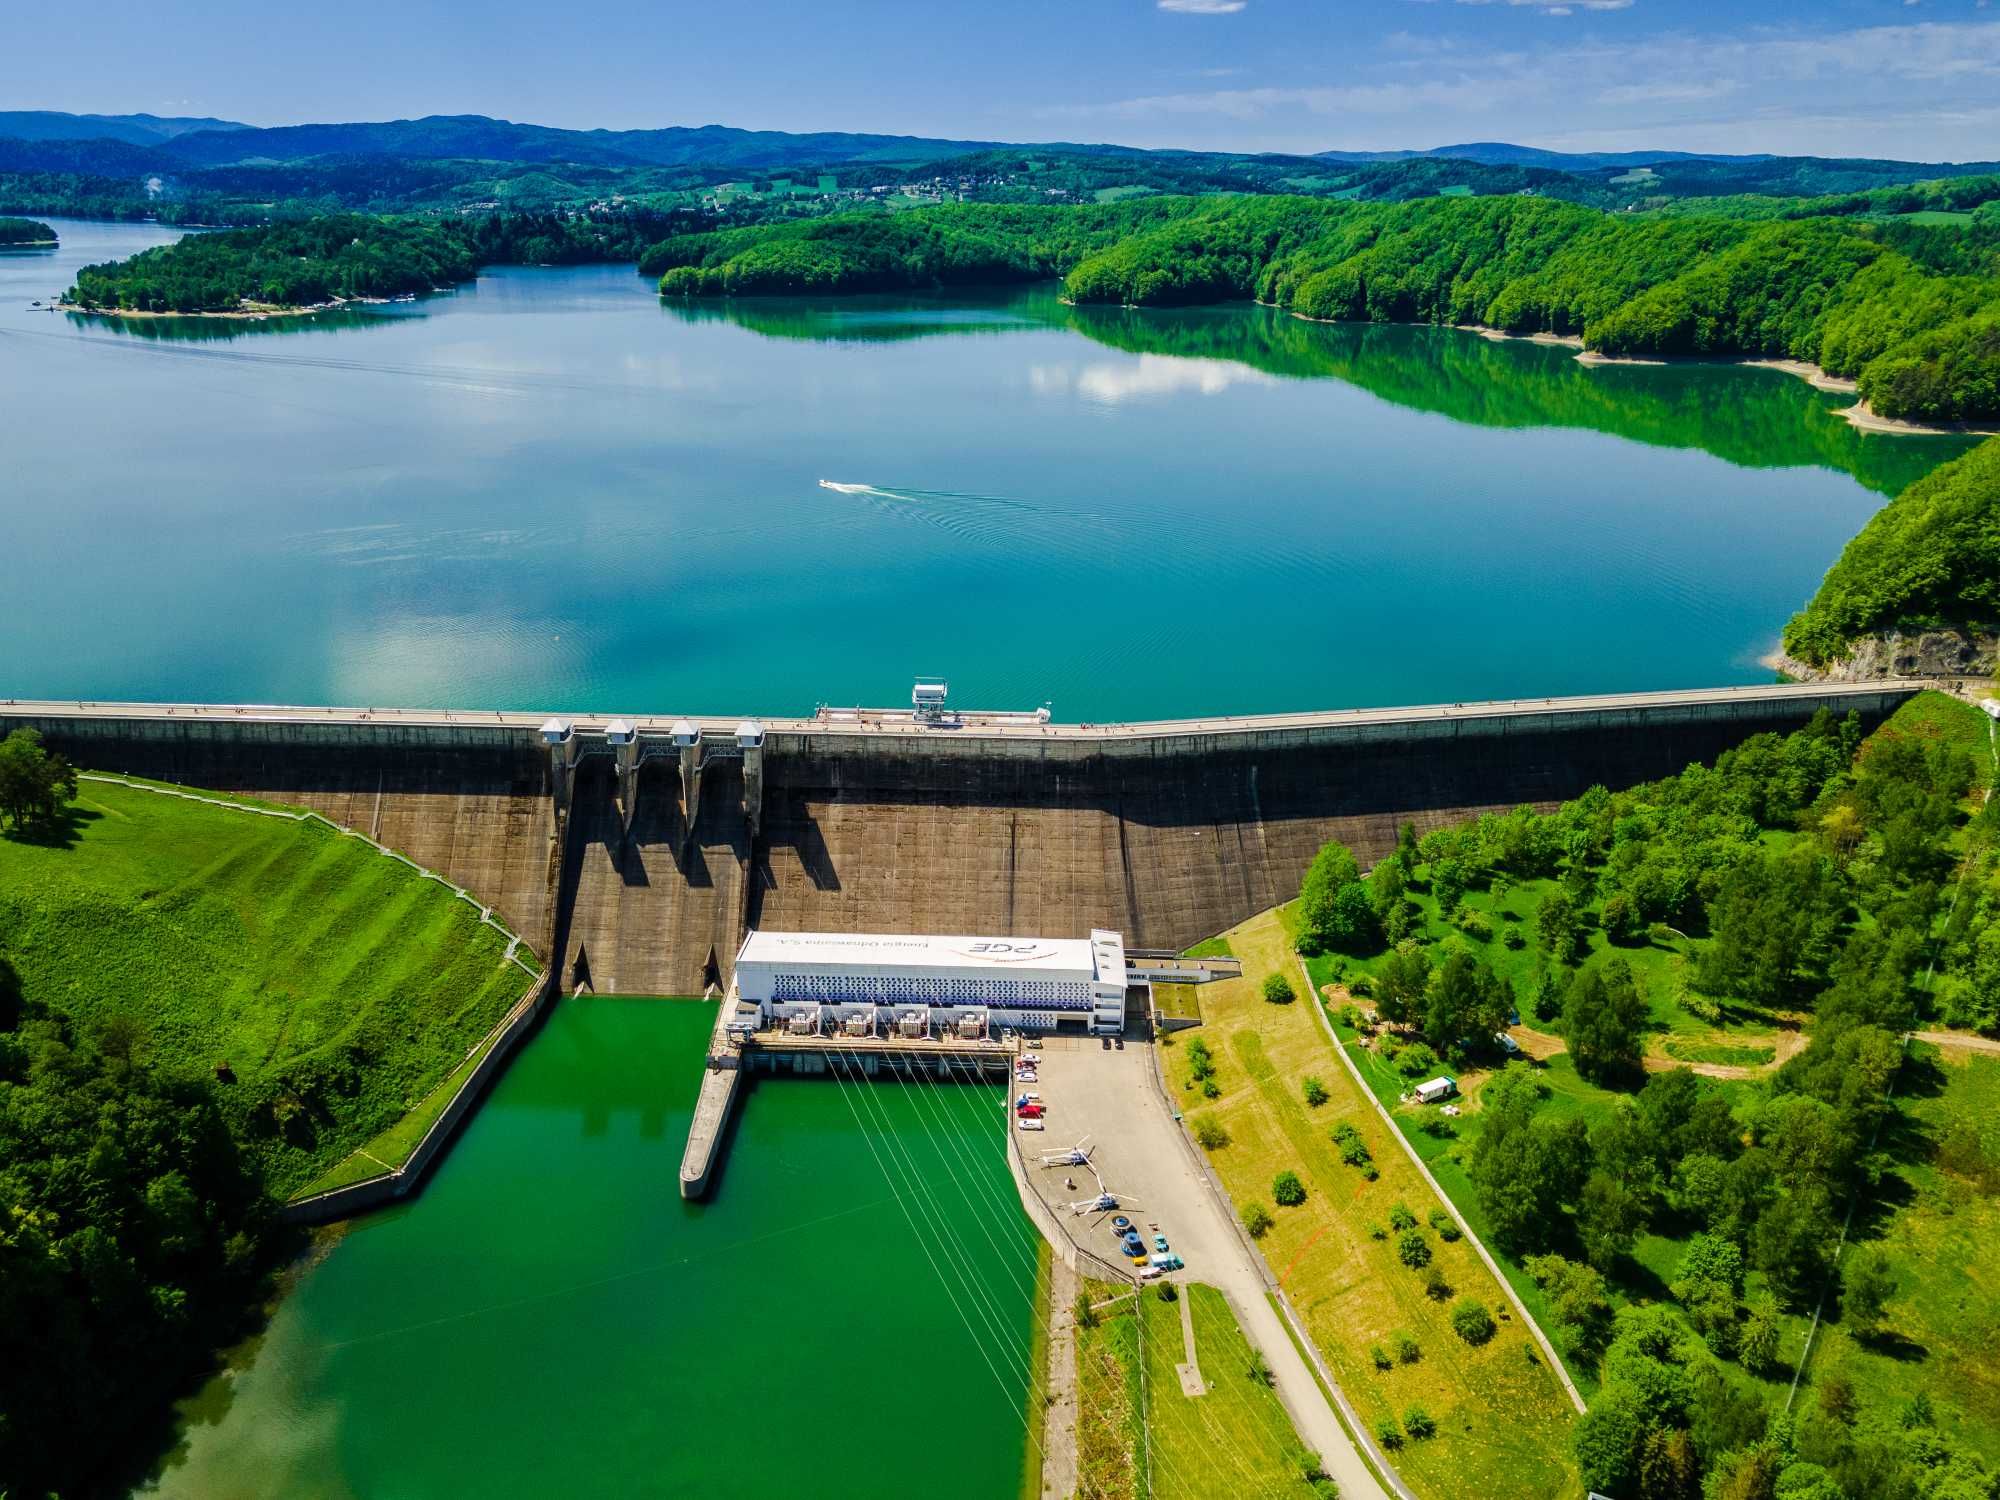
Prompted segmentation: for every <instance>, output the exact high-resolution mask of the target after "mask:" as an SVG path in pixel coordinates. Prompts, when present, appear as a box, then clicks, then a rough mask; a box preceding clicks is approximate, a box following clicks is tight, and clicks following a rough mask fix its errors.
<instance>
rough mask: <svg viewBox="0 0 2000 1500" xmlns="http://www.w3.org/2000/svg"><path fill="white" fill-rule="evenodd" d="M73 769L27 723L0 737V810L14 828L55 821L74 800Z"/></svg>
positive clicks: (21, 829) (74, 773)
mask: <svg viewBox="0 0 2000 1500" xmlns="http://www.w3.org/2000/svg"><path fill="white" fill-rule="evenodd" d="M76 784H77V783H76V769H75V768H74V767H73V766H71V765H70V763H69V762H68V761H67V760H65V759H63V757H62V756H60V755H57V754H54V753H52V752H50V751H48V750H45V749H43V748H42V737H41V734H40V733H39V732H38V731H36V730H34V729H30V728H28V727H26V726H25V725H24V726H23V727H21V728H19V729H16V730H15V731H14V732H13V733H12V734H10V735H8V736H7V738H6V739H4V740H0V812H4V813H5V814H6V815H7V817H8V818H9V819H10V820H11V821H12V822H13V825H14V828H15V830H16V831H17V832H18V831H25V830H27V829H29V828H34V827H38V826H43V825H47V824H51V823H54V822H55V821H56V819H57V818H59V817H61V815H62V810H63V809H64V808H65V807H68V806H69V804H70V803H72V802H74V801H75V800H76Z"/></svg>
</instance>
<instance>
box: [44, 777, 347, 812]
mask: <svg viewBox="0 0 2000 1500" xmlns="http://www.w3.org/2000/svg"><path fill="white" fill-rule="evenodd" d="M83 774H84V776H85V777H86V780H85V783H84V784H85V786H89V785H90V784H91V779H92V778H95V777H99V776H116V777H117V778H118V779H119V780H120V781H129V782H132V783H133V784H134V785H136V786H150V787H157V788H159V789H160V790H161V791H165V792H180V793H183V794H185V795H186V796H189V797H200V798H204V799H206V800H208V801H210V802H232V803H234V804H235V805H236V806H238V807H256V808H262V809H264V810H265V811H267V812H287V813H308V814H309V813H311V812H312V809H311V808H309V807H305V806H303V805H302V804H300V803H296V802H273V801H271V800H269V799H268V798H265V797H249V796H245V795H244V794H243V793H241V792H215V791H210V790H208V789H207V788H205V787H199V788H198V787H190V786H182V785H181V784H180V783H179V782H175V781H155V780H154V779H153V778H152V777H150V776H132V775H128V774H127V773H125V772H124V771H88V772H85V773H83ZM99 784H100V785H101V784H102V783H99Z"/></svg>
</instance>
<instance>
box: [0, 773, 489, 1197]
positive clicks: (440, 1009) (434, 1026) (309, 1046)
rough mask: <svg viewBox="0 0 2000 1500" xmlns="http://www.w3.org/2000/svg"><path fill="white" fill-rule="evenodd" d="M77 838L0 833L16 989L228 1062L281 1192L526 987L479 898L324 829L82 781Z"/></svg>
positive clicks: (405, 1098) (450, 1056)
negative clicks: (460, 894) (483, 917)
mask: <svg viewBox="0 0 2000 1500" xmlns="http://www.w3.org/2000/svg"><path fill="white" fill-rule="evenodd" d="M70 830H71V831H70V836H69V837H68V838H67V839H65V840H62V841H60V842H56V843H47V844H44V843H27V842H22V841H20V840H16V839H7V840H0V943H4V945H5V956H6V957H7V959H8V960H9V961H10V962H11V963H12V964H13V965H14V967H15V968H16V969H17V970H18V971H19V974H20V977H21V983H22V988H23V991H24V992H25V993H26V994H27V995H28V996H29V997H30V998H31V999H38V1000H42V1001H46V1002H47V1003H49V1004H51V1005H53V1006H56V1007H59V1008H61V1009H63V1010H66V1011H68V1012H69V1013H71V1014H72V1015H74V1016H76V1017H77V1018H78V1019H79V1020H80V1021H81V1022H82V1023H83V1024H84V1025H86V1026H95V1027H111V1028H114V1029H115V1030H117V1031H118V1032H120V1033H121V1034H124V1035H126V1036H129V1037H130V1038H131V1040H132V1044H133V1045H134V1046H135V1047H136V1048H137V1049H138V1051H139V1052H140V1053H141V1054H142V1055H145V1056H148V1057H150V1058H152V1059H153V1060H155V1061H157V1062H159V1063H163V1064H166V1065H169V1066H174V1067H182V1068H187V1069H191V1070H194V1071H198V1072H203V1073H209V1072H211V1071H212V1070H215V1069H217V1068H220V1067H223V1066H225V1065H226V1067H227V1069H228V1073H229V1078H228V1079H227V1080H224V1081H222V1082H221V1083H220V1084H219V1091H220V1095H221V1098H222V1101H223V1105H224V1107H225V1109H227V1110H229V1111H230V1112H231V1114H232V1115H233V1116H234V1117H235V1118H236V1120H237V1122H238V1123H239V1125H241V1126H242V1133H243V1134H244V1135H245V1136H247V1137H248V1138H249V1139H250V1140H251V1142H252V1144H253V1149H254V1150H255V1151H256V1152H257V1154H258V1156H259V1157H260V1158H261V1160H262V1163H263V1166H264V1170H265V1172H266V1175H267V1177H268V1179H269V1181H270V1183H271V1186H272V1187H273V1189H274V1190H276V1191H278V1192H280V1193H290V1192H294V1191H296V1190H297V1189H299V1188H301V1187H303V1186H304V1185H305V1184H307V1183H309V1182H311V1181H312V1180H313V1179H314V1178H315V1177H317V1176H318V1175H319V1174H320V1173H322V1172H324V1171H325V1170H327V1168H329V1167H330V1166H332V1165H333V1164H334V1163H335V1162H337V1161H339V1160H340V1159H341V1158H343V1157H345V1156H346V1155H347V1154H348V1153H349V1152H350V1151H352V1150H353V1149H354V1148H355V1147H356V1146H359V1145H362V1144H364V1143H367V1142H370V1141H371V1140H372V1139H373V1138H375V1137H377V1136H378V1135H381V1134H382V1132H384V1131H387V1130H390V1129H391V1127H393V1126H395V1125H396V1124H397V1123H398V1122H399V1121H400V1120H401V1119H402V1118H403V1116H404V1114H405V1112H406V1111H407V1110H409V1109H410V1108H411V1107H412V1106H413V1105H414V1104H416V1103H417V1102H419V1101H422V1100H424V1099H425V1097H426V1096H427V1095H429V1094H430V1093H431V1091H432V1089H433V1087H434V1086H435V1085H436V1084H437V1083H438V1082H439V1081H440V1080H441V1079H443V1078H444V1077H445V1076H446V1075H447V1074H449V1073H451V1072H453V1071H454V1070H455V1069H457V1068H459V1067H460V1066H461V1065H462V1063H463V1062H464V1059H465V1057H466V1054H467V1052H468V1051H469V1050H470V1049H471V1048H472V1047H473V1046H474V1045H476V1044H477V1043H478V1042H479V1041H480V1039H481V1038H482V1037H484V1036H485V1034H486V1033H487V1032H488V1031H489V1030H490V1029H491V1028H492V1026H493V1024H494V1023H495V1022H496V1021H497V1020H498V1019H499V1018H500V1017H501V1016H502V1015H503V1014H505V1012H506V1011H507V1009H508V1007H510V1006H511V1005H512V1004H513V1003H514V1001H515V1000H517V999H518V998H519V997H520V995H521V994H522V992H523V991H524V990H525V988H526V986H527V984H528V982H529V980H528V976H527V975H526V974H524V973H523V972H522V971H521V969H520V968H518V967H517V966H516V965H514V964H512V963H503V962H502V956H503V954H504V953H505V951H506V947H507V940H506V938H505V937H504V936H503V935H502V934H500V933H499V932H498V931H496V930H495V929H493V928H491V927H488V926H485V925H483V924H482V923H481V922H480V920H479V913H478V912H477V911H476V910H475V909H474V908H473V907H472V906H470V905H469V904H467V903H466V902H463V901H460V900H458V899H457V898H456V897H455V896H454V895H453V894H452V893H451V891H449V890H448V889H446V888H445V887H444V886H442V885H440V884H438V883H437V882H436V881H431V880H425V879H423V878H422V877H420V876H419V875H418V874H417V873H416V872H415V871H413V870H411V869H410V868H409V867H408V866H407V865H404V864H402V863H401V862H400V861H397V860H393V859H388V858H385V857H383V856H382V855H380V854H378V853H377V852H376V851H375V850H373V849H372V848H370V847H369V846H368V845H367V844H365V843H363V842H362V841H360V840H358V839H352V838H346V837H343V836H341V835H340V834H338V833H336V832H334V831H333V830H331V829H328V828H326V827H324V826H323V825H320V824H317V823H300V822H294V821H292V820H290V819H283V818H270V817H258V816H254V815H252V814H248V813H243V812H236V811H230V810H228V809H224V808H219V807H214V806H210V805H207V804H204V803H199V802H191V801H185V800H182V799H179V798H173V797H166V796H161V795H159V794H157V793H153V792H147V791H142V790H138V789H134V788H128V787H121V786H115V785H107V784H105V783H101V782H85V783H84V784H83V788H82V793H81V796H80V797H79V798H78V801H77V804H76V807H75V809H74V815H73V818H72V820H71V824H70ZM523 956H524V957H525V955H523ZM437 1103H438V1106H439V1107H442V1100H441V1099H440V1100H438V1101H437ZM417 1134H421V1130H418V1131H417ZM414 1139H415V1136H414V1135H413V1136H412V1137H411V1144H413V1143H414ZM404 1149H406V1150H407V1146H406V1147H405V1148H404Z"/></svg>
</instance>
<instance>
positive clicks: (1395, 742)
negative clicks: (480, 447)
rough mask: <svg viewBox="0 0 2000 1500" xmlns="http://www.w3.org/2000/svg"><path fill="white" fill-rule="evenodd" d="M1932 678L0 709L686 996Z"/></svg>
mask: <svg viewBox="0 0 2000 1500" xmlns="http://www.w3.org/2000/svg"><path fill="white" fill-rule="evenodd" d="M1930 685H1932V684H1930V683H1927V682H1924V681H1919V680H1907V681H1905V680H1898V681H1889V682H1873V683H1819V684H1771V685H1767V686H1758V687H1741V688H1709V689H1700V690H1695V691H1690V692H1665V693H1625V694H1610V695H1601V696H1595V697H1577V698H1539V699H1525V700H1511V701H1504V702H1489V703H1453V704H1433V705H1424V706H1418V707H1408V708H1365V709H1350V710H1338V711H1329V712H1320V713H1288V714H1259V715H1245V716H1237V717H1210V718H1197V719H1176V720H1160V721H1152V722H1146V723H1133V724H1054V723H1048V724H1044V723H1039V722H1036V721H1034V720H1033V719H1024V718H1022V717H1021V716H1008V717H1005V718H1001V719H996V720H995V721H993V722H990V723H989V722H983V721H982V719H981V717H980V716H978V715H965V716H963V717H962V718H961V719H958V720H956V721H954V722H952V723H950V724H948V725H933V724H926V723H922V722H919V721H917V720H916V719H915V718H914V717H913V716H912V715H911V714H910V713H909V712H907V711H904V712H900V713H897V712H891V711H887V710H884V711H865V710H864V711H854V710H847V711H843V712H842V713H840V714H839V715H838V716H827V717H817V718H778V719H768V720H764V721H762V722H761V723H757V724H748V725H746V724H739V722H738V721H737V720H734V719H728V718H721V717H717V716H705V717H699V718H690V719H687V720H680V719H674V718H670V717H668V716H666V715H644V716H628V717H626V718H624V719H622V720H621V719H617V718H613V717H611V716H608V715H596V714H589V715H577V716H574V717H570V718H560V717H558V718H556V719H554V720H553V722H552V721H551V719H550V717H549V716H547V715H543V714H536V713H513V712H478V711H471V710H463V709H436V710H414V709H383V708H309V707H287V706H271V705H252V704H227V705H209V704H145V703H140V704H131V703H103V702H91V701H88V700H85V701H74V700H72V701H60V702H23V701H0V731H3V730H6V729H11V728H13V727H14V726H15V725H17V724H28V725H33V726H34V727H36V728H38V729H40V730H41V731H42V732H43V733H44V735H46V736H47V737H48V739H49V741H50V743H51V745H52V746H54V747H55V748H58V749H61V750H62V751H64V752H65V753H66V754H68V755H69V756H70V757H71V759H73V760H75V761H76V762H77V763H78V764H80V765H83V766H86V767H88V768H91V769H95V770H103V771H116V772H123V773H128V774H137V775H142V776H148V777H153V778H156V779H161V780H167V781H174V782H179V783H182V784H184V785H189V786H200V787H210V788H215V789H218V790H225V791H234V792H241V793H248V794H251V795H256V796H262V797H267V798H270V799H272V800H275V801H280V802H288V803H292V804H295V805H303V806H308V807H312V808H314V809H316V810H318V811H320V812H322V813H324V814H325V815H326V816H327V817H329V818H331V819H332V820H333V821H335V822H338V823H341V824H343V825H344V826H348V827H355V828H359V829H361V830H363V831H367V832H369V833H370V834H371V836H374V837H376V838H377V839H378V840H379V841H380V842H382V843H384V844H387V845H389V846H391V847H394V848H398V849H401V850H402V851H403V852H404V853H405V854H408V855H409V856H410V857H411V858H412V859H414V860H416V861H417V862H418V863H420V864H421V865H423V866H424V867H425V868H427V869H433V870H437V871H439V872H441V873H443V874H445V875H447V876H448V877H449V878H450V879H451V880H452V881H453V882H454V883H455V884H457V885H459V886H462V887H465V888H467V889H469V890H472V891H474V892H476V893H478V894H479V895H480V897H481V899H482V900H483V901H484V902H485V903H486V904H487V905H490V906H492V907H493V908H494V909H495V910H496V912H498V913H499V914H500V915H501V916H502V917H503V918H505V920H506V921H507V924H508V925H509V926H510V927H511V928H512V929H513V930H514V931H516V932H529V933H533V932H543V931H548V930H550V929H551V924H552V921H553V919H555V918H556V917H558V916H560V917H561V918H562V919H563V923H564V927H563V930H564V931H565V933H566V934H567V938H566V941H565V944H564V950H563V952H561V953H560V954H553V953H552V957H551V962H552V963H555V964H558V965H560V966H561V971H562V973H563V975H564V981H563V982H564V984H565V986H569V985H573V984H578V983H584V984H588V985H589V986H591V987H592V988H594V989H596V990H598V991H599V992H617V993H624V994H667V995H675V994H679V995H687V994H700V993H702V991H703V990H704V989H705V988H706V987H707V986H708V985H710V984H713V985H715V986H717V987H718V988H719V989H721V990H724V991H726V990H727V988H728V985H729V980H730V977H731V968H732V965H733V961H734V958H735V954H736V951H737V948H738V947H739V946H740V945H741V942H742V939H743V934H744V933H745V932H746V931H747V930H749V929H751V928H753V927H756V928H768V929H773V930H792V931H833V932H839V931H852V932H968V933H971V932H1048V933H1062V932H1085V931H1088V930H1090V929H1091V928H1093V927H1106V928H1112V929H1116V930H1119V931H1122V932H1123V933H1124V934H1125V936H1126V941H1127V943H1128V944H1129V945H1130V946H1131V947H1133V948H1157V949H1173V950H1176V951H1178V950H1181V949H1185V948H1186V947H1188V946H1189V945H1191V944H1192V943H1195V942H1197V941H1199V940H1200V939H1202V938H1205V937H1209V936H1211V935H1213V934H1214V933H1217V932H1220V931H1223V930H1224V929H1226V928H1228V927H1230V926H1232V925H1234V924H1235V923H1236V922H1238V921H1241V920H1243V919H1244V918H1246V917H1249V916H1251V915H1253V914H1255V913H1256V912H1259V911H1262V910H1265V909H1267V908H1269V907H1271V906H1274V905H1277V904H1278V903H1279V902H1282V901H1286V900H1289V899H1291V898H1292V897H1293V896H1294V895H1296V894H1297V891H1298V882H1299V878H1300V876H1301V875H1302V874H1303V873H1304V871H1305V868H1306V866H1307V865H1308V864H1309V863H1310V862H1311V859H1312V856H1313V854H1314V852H1315V851H1316V850H1317V849H1318V848H1319V846H1320V844H1321V843H1323V842H1324V841H1326V840H1327V839H1339V840H1341V841H1342V842H1344V843H1346V844H1347V845H1348V846H1349V847H1350V848H1352V849H1353V850H1354V852H1355V853H1356V855H1357V856H1358V857H1359V858H1360V859H1361V860H1362V861H1363V863H1364V864H1366V863H1368V862H1370V861H1372V860H1373V859H1375V858H1378V857H1380V856H1381V855H1383V854H1385V853H1387V852H1388V851H1389V849H1391V848H1392V847H1393V846H1394V843H1395V839H1396V834H1397V830H1398V829H1399V828H1400V827H1401V826H1402V825H1403V824H1404V823H1414V824H1415V825H1416V826H1417V828H1418V830H1419V831H1420V832H1423V831H1427V830H1428V829H1431V828H1435V827H1438V826H1441V825H1443V824H1445V823H1449V822H1452V821H1455V820H1458V819H1462V818H1466V817H1472V816H1477V815H1478V814H1480V813H1483V812H1487V811H1493V810H1500V809H1506V808H1510V807H1514V806H1518V805H1521V804H1523V803H1526V804H1530V805H1534V806H1538V807H1547V806H1550V805H1552V804H1554V803H1556V802H1558V801H1561V800H1562V799H1563V798H1566V797H1572V796H1575V795H1577V794H1579V793H1580V792H1582V791H1584V790H1585V789H1587V788H1588V787H1590V786H1591V785H1593V784H1602V785H1605V786H1610V787H1621V786H1628V785H1632V784H1634V783H1636V782H1640V781H1645V780H1649V779H1653V778H1656V777H1660V776H1667V775H1672V774H1674V773H1676V772H1678V771H1680V770H1681V769H1682V768H1683V767H1685V766H1687V765H1688V764H1689V763H1691V762H1695V761H1707V760H1711V759H1713V757H1714V756H1715V755H1717V754H1718V753H1720V752H1721V751H1723V750H1726V749H1727V748H1729V747H1730V746H1732V745H1735V744H1738V743H1740V742H1741V741H1742V740H1744V739H1746V738H1747V737H1749V736H1750V735H1752V734H1756V733H1759V732H1763V731H1767V730H1768V731H1785V730H1790V729H1796V728H1798V727H1800V726H1801V725H1803V724H1804V723H1805V722H1806V721H1807V720H1808V719H1809V718H1811V717H1812V715H1813V714H1814V713H1816V712H1817V711H1818V710H1820V709H1822V708H1825V709H1830V710H1832V711H1833V712H1835V713H1837V714H1844V713H1846V712H1847V711H1849V710H1850V709H1852V710H1854V711H1856V712H1858V713H1859V714H1860V716H1861V718H1862V719H1863V720H1864V722H1867V723H1869V724H1870V725H1872V724H1873V723H1876V722H1879V721H1880V720H1881V719H1883V718H1885V717H1886V716H1887V715H1888V714H1889V713H1891V712H1892V711H1893V710H1894V709H1895V708H1896V706H1897V705H1898V704H1899V703H1901V702H1902V701H1904V700H1905V699H1906V698H1908V697H1910V696H1911V695H1912V694H1913V693H1915V692H1917V691H1919V690H1921V689H1922V688H1924V687H1927V686H1930ZM739 731H748V732H746V733H739ZM711 741H716V742H720V744H719V745H717V746H715V747H714V748H716V749H718V750H721V751H724V752H726V753H721V754H714V755H710V754H709V753H708V746H709V743H710V742H711ZM662 747H669V748H671V752H672V753H658V751H659V750H660V748H662ZM565 827H566V828H568V829H569V830H570V831H571V836H570V837H567V838H565V839H563V840H562V841H561V842H562V847H561V848H560V849H559V848H558V830H559V829H560V828H565Z"/></svg>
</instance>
